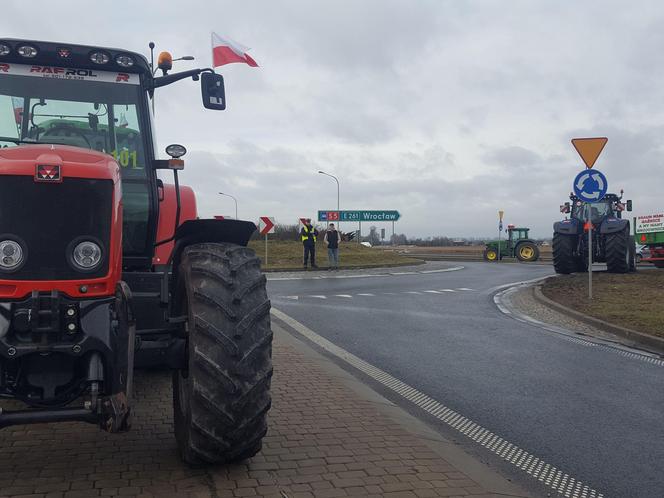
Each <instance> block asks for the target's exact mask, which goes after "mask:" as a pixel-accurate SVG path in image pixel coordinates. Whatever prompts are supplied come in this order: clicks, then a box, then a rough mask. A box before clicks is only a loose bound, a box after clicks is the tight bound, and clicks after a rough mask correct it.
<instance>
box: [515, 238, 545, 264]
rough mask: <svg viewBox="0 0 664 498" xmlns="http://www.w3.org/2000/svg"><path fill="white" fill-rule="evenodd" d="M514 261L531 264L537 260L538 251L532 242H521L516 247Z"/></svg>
mask: <svg viewBox="0 0 664 498" xmlns="http://www.w3.org/2000/svg"><path fill="white" fill-rule="evenodd" d="M515 252H516V259H518V260H519V261H525V262H532V261H537V260H538V259H539V249H538V248H537V246H536V245H535V244H533V243H532V242H523V243H521V244H519V245H518V246H516V251H515Z"/></svg>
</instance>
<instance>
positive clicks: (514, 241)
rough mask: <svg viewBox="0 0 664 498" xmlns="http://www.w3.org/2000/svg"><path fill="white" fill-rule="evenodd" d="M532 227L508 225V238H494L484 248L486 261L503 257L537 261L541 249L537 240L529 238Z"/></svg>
mask: <svg viewBox="0 0 664 498" xmlns="http://www.w3.org/2000/svg"><path fill="white" fill-rule="evenodd" d="M529 231H530V228H517V227H515V226H514V225H508V226H507V230H506V232H507V240H500V241H498V240H492V241H490V242H487V243H486V248H485V249H484V260H485V261H498V260H499V259H503V258H516V259H518V260H519V261H527V262H532V261H537V260H538V259H539V249H538V248H537V245H536V244H535V242H534V241H533V240H531V239H529V238H528V232H529Z"/></svg>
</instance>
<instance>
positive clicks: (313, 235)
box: [300, 218, 318, 270]
mask: <svg viewBox="0 0 664 498" xmlns="http://www.w3.org/2000/svg"><path fill="white" fill-rule="evenodd" d="M300 237H301V238H302V245H303V246H304V269H305V270H306V269H307V261H308V260H309V258H311V267H312V268H318V266H316V239H317V237H318V230H316V229H315V228H314V227H313V226H312V225H311V218H307V219H306V220H305V223H304V225H303V226H302V230H300Z"/></svg>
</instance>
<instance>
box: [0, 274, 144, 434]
mask: <svg viewBox="0 0 664 498" xmlns="http://www.w3.org/2000/svg"><path fill="white" fill-rule="evenodd" d="M129 302H130V294H129V288H128V287H127V286H126V285H124V283H123V282H120V283H119V284H118V286H117V292H116V295H115V297H113V296H109V297H104V298H97V299H89V300H82V299H72V298H70V297H68V296H65V295H64V294H61V293H59V292H58V291H51V292H37V291H35V292H33V293H32V294H31V296H30V297H28V298H26V299H23V300H19V301H7V302H2V303H0V397H2V398H11V399H16V400H18V401H21V402H23V403H25V404H26V405H28V407H30V409H28V410H16V411H9V410H4V411H3V410H0V428H2V427H6V426H9V425H16V424H30V423H43V422H59V421H82V422H89V423H94V424H99V425H100V427H101V428H102V429H104V430H107V431H109V432H119V431H123V430H126V429H128V427H129V418H130V407H129V399H130V397H131V389H132V378H133V353H134V352H133V344H134V341H135V325H134V322H133V318H132V316H131V311H130V306H129ZM81 402H82V403H83V406H76V404H80V403H81ZM71 405H74V406H71Z"/></svg>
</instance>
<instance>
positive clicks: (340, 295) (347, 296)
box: [334, 294, 353, 299]
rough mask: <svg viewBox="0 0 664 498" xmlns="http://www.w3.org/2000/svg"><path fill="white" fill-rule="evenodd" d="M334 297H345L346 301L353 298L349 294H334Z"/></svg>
mask: <svg viewBox="0 0 664 498" xmlns="http://www.w3.org/2000/svg"><path fill="white" fill-rule="evenodd" d="M334 297H345V298H346V299H351V298H352V297H353V296H351V295H350V294H335V295H334Z"/></svg>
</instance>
